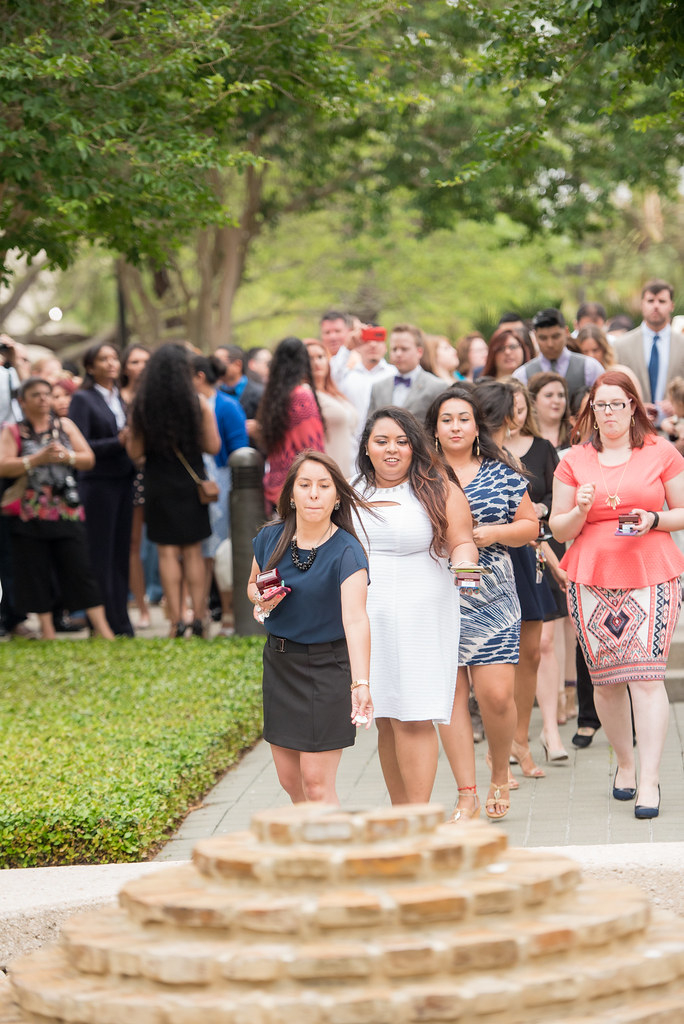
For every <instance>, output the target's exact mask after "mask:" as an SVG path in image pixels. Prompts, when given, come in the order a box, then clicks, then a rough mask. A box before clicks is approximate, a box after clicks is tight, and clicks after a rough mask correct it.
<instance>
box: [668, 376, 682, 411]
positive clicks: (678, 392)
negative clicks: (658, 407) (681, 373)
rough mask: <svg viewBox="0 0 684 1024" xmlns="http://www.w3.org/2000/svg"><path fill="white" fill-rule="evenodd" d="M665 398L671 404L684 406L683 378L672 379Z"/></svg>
mask: <svg viewBox="0 0 684 1024" xmlns="http://www.w3.org/2000/svg"><path fill="white" fill-rule="evenodd" d="M667 397H668V398H669V399H670V401H671V402H677V404H678V405H684V377H673V378H672V380H671V381H670V383H669V384H668V385H667Z"/></svg>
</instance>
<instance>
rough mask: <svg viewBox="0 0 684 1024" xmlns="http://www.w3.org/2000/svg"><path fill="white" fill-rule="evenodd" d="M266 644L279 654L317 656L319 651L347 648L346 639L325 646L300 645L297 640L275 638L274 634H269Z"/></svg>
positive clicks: (332, 641)
mask: <svg viewBox="0 0 684 1024" xmlns="http://www.w3.org/2000/svg"><path fill="white" fill-rule="evenodd" d="M266 643H267V644H268V646H269V647H271V648H272V649H273V650H274V651H277V652H278V654H315V653H316V652H317V651H338V650H340V649H344V648H346V646H347V641H346V640H345V639H344V637H343V638H342V639H341V640H330V641H329V642H328V643H324V644H298V643H297V642H296V641H295V640H286V639H285V637H282V636H273V634H272V633H269V634H268V639H267V641H266Z"/></svg>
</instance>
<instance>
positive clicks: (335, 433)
mask: <svg viewBox="0 0 684 1024" xmlns="http://www.w3.org/2000/svg"><path fill="white" fill-rule="evenodd" d="M304 344H305V345H306V347H307V349H308V350H309V359H310V360H311V376H312V378H313V383H314V388H315V389H316V398H317V399H318V404H319V405H320V407H321V416H322V417H323V427H324V430H325V451H326V454H327V455H329V456H330V457H331V458H332V459H334V460H335V462H336V463H337V465H338V466H339V467H340V469H341V470H342V474H343V476H345V477H347V478H349V477H350V476H351V475H352V472H353V462H354V456H355V455H356V445H355V443H354V431H355V429H356V423H357V420H358V413H357V411H356V409H355V408H354V406H353V405H352V403H351V402H350V401H349V399H348V398H345V397H344V395H343V394H342V392H341V391H338V389H337V388H336V387H335V385H334V383H333V379H332V377H331V376H330V357H329V356H328V351H327V349H326V348H325V346H324V345H323V343H322V342H320V341H319V340H318V339H317V338H305V340H304Z"/></svg>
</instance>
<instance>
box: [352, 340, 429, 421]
mask: <svg viewBox="0 0 684 1024" xmlns="http://www.w3.org/2000/svg"><path fill="white" fill-rule="evenodd" d="M424 347H425V340H424V336H423V332H422V331H421V329H420V327H414V326H413V325H412V324H398V325H397V326H396V327H393V328H392V331H391V333H390V339H389V349H390V357H389V361H390V363H391V364H392V365H393V366H394V369H395V370H396V373H395V374H394V376H393V377H386V378H385V379H384V380H380V381H378V382H377V383H376V384H374V385H373V389H372V391H371V399H370V405H369V407H368V415H369V416H370V414H371V413H373V412H375V410H376V409H382V408H384V406H386V405H399V406H401V407H402V408H404V409H408V411H409V412H412V413H413V415H414V416H415V417H416V418H417V419H418V420H420V422H421V423H422V422H423V420H424V419H425V414H426V412H427V411H428V409H429V408H430V406H431V405H432V402H433V400H434V399H435V398H436V397H437V395H438V394H439V393H440V392H441V391H444V389H445V388H447V387H448V386H449V385H448V382H447V381H445V380H440V378H439V377H435V375H434V373H428V371H427V370H424V369H423V368H422V366H421V365H420V359H421V356H422V355H423V349H424Z"/></svg>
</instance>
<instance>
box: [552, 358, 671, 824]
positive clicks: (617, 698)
mask: <svg viewBox="0 0 684 1024" xmlns="http://www.w3.org/2000/svg"><path fill="white" fill-rule="evenodd" d="M585 429H587V432H588V437H589V440H588V441H586V442H584V443H583V444H577V445H574V446H573V447H572V448H571V450H570V451H569V452H568V453H567V455H566V456H565V458H563V459H562V460H561V462H560V463H559V465H558V467H557V469H556V473H555V480H554V487H553V508H552V512H551V517H550V520H549V524H550V526H551V529H552V531H553V533H554V536H555V537H556V538H557V539H558V540H561V541H569V540H572V541H573V543H572V545H571V546H570V548H569V549H568V551H567V552H566V554H565V556H564V558H563V561H562V563H561V565H562V567H563V568H564V569H566V570H567V573H568V580H569V582H568V607H569V609H570V614H571V617H572V621H573V624H574V626H575V630H576V633H577V638H578V642H579V643H580V645H581V647H582V651H583V654H584V657H585V660H586V663H587V667H588V668H589V672H590V674H591V680H592V683H593V685H594V699H595V702H596V710H597V712H598V716H599V718H600V720H601V724H602V726H603V728H604V729H605V731H606V736H607V737H608V740H609V742H610V744H611V746H612V747H613V750H614V751H615V756H616V759H617V769H616V772H615V777H614V779H613V797H614V798H615V799H616V800H625V801H627V800H634V799H635V797H636V804H635V807H634V815H635V817H637V818H655V817H657V816H658V813H659V809H660V786H659V772H660V760H661V757H662V752H663V747H664V745H665V737H666V735H667V727H668V721H669V702H668V697H667V693H666V690H665V666H666V663H667V657H668V653H669V649H670V642H671V640H672V634H673V632H674V628H675V625H676V623H677V618H678V616H679V608H680V603H681V589H680V582H679V576H680V574H681V572H682V571H683V570H684V555H683V554H682V553H681V552H680V551H679V549H678V547H677V546H676V544H675V543H674V541H673V540H672V537H671V536H670V534H671V533H672V532H673V531H674V530H681V529H682V528H684V458H683V457H682V456H681V455H680V454H679V452H677V451H676V449H675V448H674V447H673V446H672V445H671V444H670V443H669V442H668V441H666V440H665V438H662V437H658V435H657V434H656V433H655V430H654V428H653V427H652V425H651V423H650V422H649V419H648V416H647V414H646V410H645V408H644V405H643V403H642V401H641V400H640V398H639V397H638V395H637V393H636V391H635V389H634V385H633V384H632V381H631V380H630V379H629V377H627V376H626V374H624V373H620V372H616V371H610V372H608V373H604V374H602V375H601V376H600V377H599V378H598V379H597V380H596V382H595V383H594V385H593V387H592V388H591V391H590V392H589V402H588V404H587V406H586V408H585V410H584V412H583V413H582V414H581V416H580V417H579V420H578V430H579V434H580V436H587V434H584V431H585ZM665 503H667V509H666V510H664V508H663V506H664V504H665ZM625 515H628V516H630V517H631V518H632V519H633V522H632V523H623V522H621V518H622V517H623V516H625ZM628 687H629V693H628V692H627V688H628ZM630 695H631V698H632V707H633V711H634V723H635V728H636V737H637V746H638V748H639V767H640V771H639V779H638V783H637V777H636V766H635V761H634V747H633V743H632V725H631V716H630V700H629V698H630Z"/></svg>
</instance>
